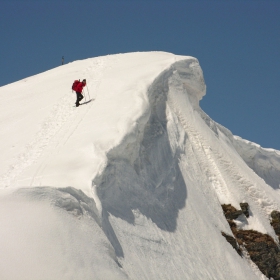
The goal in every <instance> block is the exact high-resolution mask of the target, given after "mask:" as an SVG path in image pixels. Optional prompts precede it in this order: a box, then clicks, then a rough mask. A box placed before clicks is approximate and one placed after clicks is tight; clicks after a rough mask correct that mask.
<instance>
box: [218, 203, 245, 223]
mask: <svg viewBox="0 0 280 280" xmlns="http://www.w3.org/2000/svg"><path fill="white" fill-rule="evenodd" d="M222 207H223V211H224V214H225V216H226V218H227V219H228V220H234V219H237V218H238V216H240V215H241V214H243V212H242V210H236V209H235V208H234V207H233V206H232V205H231V204H223V205H222Z"/></svg>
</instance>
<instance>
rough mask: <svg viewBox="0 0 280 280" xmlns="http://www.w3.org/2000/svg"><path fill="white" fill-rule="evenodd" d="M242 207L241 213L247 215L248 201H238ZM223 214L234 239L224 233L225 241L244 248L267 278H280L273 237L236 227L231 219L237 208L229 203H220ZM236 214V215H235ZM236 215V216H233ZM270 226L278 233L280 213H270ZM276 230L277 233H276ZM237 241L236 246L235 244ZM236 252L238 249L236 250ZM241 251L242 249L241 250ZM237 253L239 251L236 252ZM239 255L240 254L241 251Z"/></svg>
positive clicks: (276, 247) (279, 257)
mask: <svg viewBox="0 0 280 280" xmlns="http://www.w3.org/2000/svg"><path fill="white" fill-rule="evenodd" d="M240 207H241V209H242V211H241V212H242V214H244V215H245V216H246V217H248V216H249V205H248V203H240ZM222 208H223V211H224V214H225V216H226V218H227V221H228V223H229V225H230V228H231V231H232V233H233V235H234V237H235V239H234V238H233V237H231V236H229V237H226V236H225V234H224V233H222V234H223V236H225V237H226V239H227V241H228V242H229V243H230V244H231V245H232V246H233V247H234V248H236V247H237V248H239V250H240V248H242V247H241V246H244V248H246V250H247V252H248V254H249V256H250V258H251V260H252V261H253V262H254V263H255V264H256V265H257V266H258V268H259V269H260V271H261V272H262V273H263V274H264V275H265V276H266V277H268V278H273V279H274V280H280V251H279V247H278V244H277V243H276V242H275V241H274V239H273V238H272V237H271V236H269V235H268V234H263V233H260V232H257V231H255V230H241V229H238V228H237V226H236V224H235V223H234V221H232V220H233V219H236V218H237V217H238V216H237V214H238V212H239V211H238V210H236V209H235V208H234V207H233V206H231V205H230V204H228V205H225V204H224V205H222ZM236 216H237V217H236ZM234 217H236V218H234ZM271 218H272V222H271V224H272V226H273V227H274V229H275V232H276V234H278V235H279V233H280V213H279V212H277V211H273V212H272V213H271ZM277 232H278V233H277ZM236 242H237V243H238V245H239V246H240V247H239V246H238V245H237V244H236ZM237 252H238V251H237ZM241 252H242V251H241ZM238 253H239V252H238ZM239 255H241V256H242V253H241V254H240V253H239Z"/></svg>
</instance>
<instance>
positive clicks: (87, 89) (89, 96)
mask: <svg viewBox="0 0 280 280" xmlns="http://www.w3.org/2000/svg"><path fill="white" fill-rule="evenodd" d="M87 92H88V100H90V95H89V91H88V86H87Z"/></svg>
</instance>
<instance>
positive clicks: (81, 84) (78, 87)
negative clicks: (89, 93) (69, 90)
mask: <svg viewBox="0 0 280 280" xmlns="http://www.w3.org/2000/svg"><path fill="white" fill-rule="evenodd" d="M85 85H86V84H84V83H83V82H80V83H78V84H77V86H76V92H80V93H81V92H82V91H83V87H84V86H85Z"/></svg>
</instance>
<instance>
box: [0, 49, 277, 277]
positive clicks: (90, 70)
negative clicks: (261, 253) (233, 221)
mask: <svg viewBox="0 0 280 280" xmlns="http://www.w3.org/2000/svg"><path fill="white" fill-rule="evenodd" d="M77 78H80V79H83V78H86V79H87V81H88V85H87V86H88V87H87V88H85V91H84V93H85V96H86V97H87V100H86V102H85V103H86V104H84V105H82V106H80V107H78V108H76V107H74V102H75V94H74V93H71V85H72V82H73V81H74V80H75V79H77ZM205 91H206V87H205V84H204V79H203V74H202V70H201V68H200V66H199V63H198V61H197V60H196V59H195V58H193V57H188V56H176V55H173V54H170V53H164V52H147V53H129V54H119V55H111V56H104V57H97V58H91V59H87V60H83V61H76V62H73V63H69V64H67V65H63V66H60V67H58V68H55V69H52V70H50V71H47V72H45V73H41V74H39V75H36V76H33V77H29V78H26V79H24V80H21V81H18V82H16V83H13V84H10V85H7V86H4V87H1V88H0V95H1V99H2V101H3V100H5V102H1V104H0V134H1V145H0V154H1V162H0V187H1V189H0V225H1V227H0V260H1V261H0V279H2V280H6V279H8V280H10V279H13V280H14V279H21V280H22V279H28V280H31V279H36V280H37V279H40V280H43V279H60V280H61V279H83V280H84V279H239V280H240V279H265V277H264V276H263V275H262V274H261V273H260V272H259V270H258V269H257V268H256V266H255V265H253V264H252V263H251V262H250V261H249V260H246V259H244V258H241V257H240V256H239V255H238V254H237V253H236V251H235V250H234V249H233V248H232V247H231V245H230V244H229V243H228V242H227V241H226V239H225V238H224V237H223V236H222V235H221V231H224V232H226V233H228V234H230V235H231V230H230V228H229V225H228V223H227V221H226V219H225V217H224V214H223V212H222V208H221V204H223V203H227V204H229V203H230V204H232V205H233V206H235V207H236V208H237V209H240V206H239V203H240V202H248V203H249V205H250V218H249V219H248V221H247V222H244V221H243V222H242V221H240V222H239V227H241V228H244V229H255V230H258V231H260V232H263V233H268V234H269V235H271V236H272V237H273V238H274V239H275V240H277V237H276V236H275V233H274V230H273V229H272V227H271V225H270V223H269V214H270V213H271V211H272V210H280V198H279V193H278V189H279V183H280V176H279V174H280V173H279V171H280V153H279V152H278V151H275V150H265V149H262V148H261V147H259V146H258V145H256V144H254V143H250V142H248V141H245V140H242V139H241V138H239V137H235V136H233V135H232V134H231V133H230V131H228V130H227V129H226V128H224V127H222V126H220V125H219V124H217V123H215V122H214V121H213V120H211V119H210V118H209V117H208V116H207V115H206V114H205V113H204V112H203V111H202V110H201V109H200V107H199V100H201V98H202V97H203V96H204V95H205ZM89 94H90V97H91V99H92V100H89ZM88 101H90V102H88Z"/></svg>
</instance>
